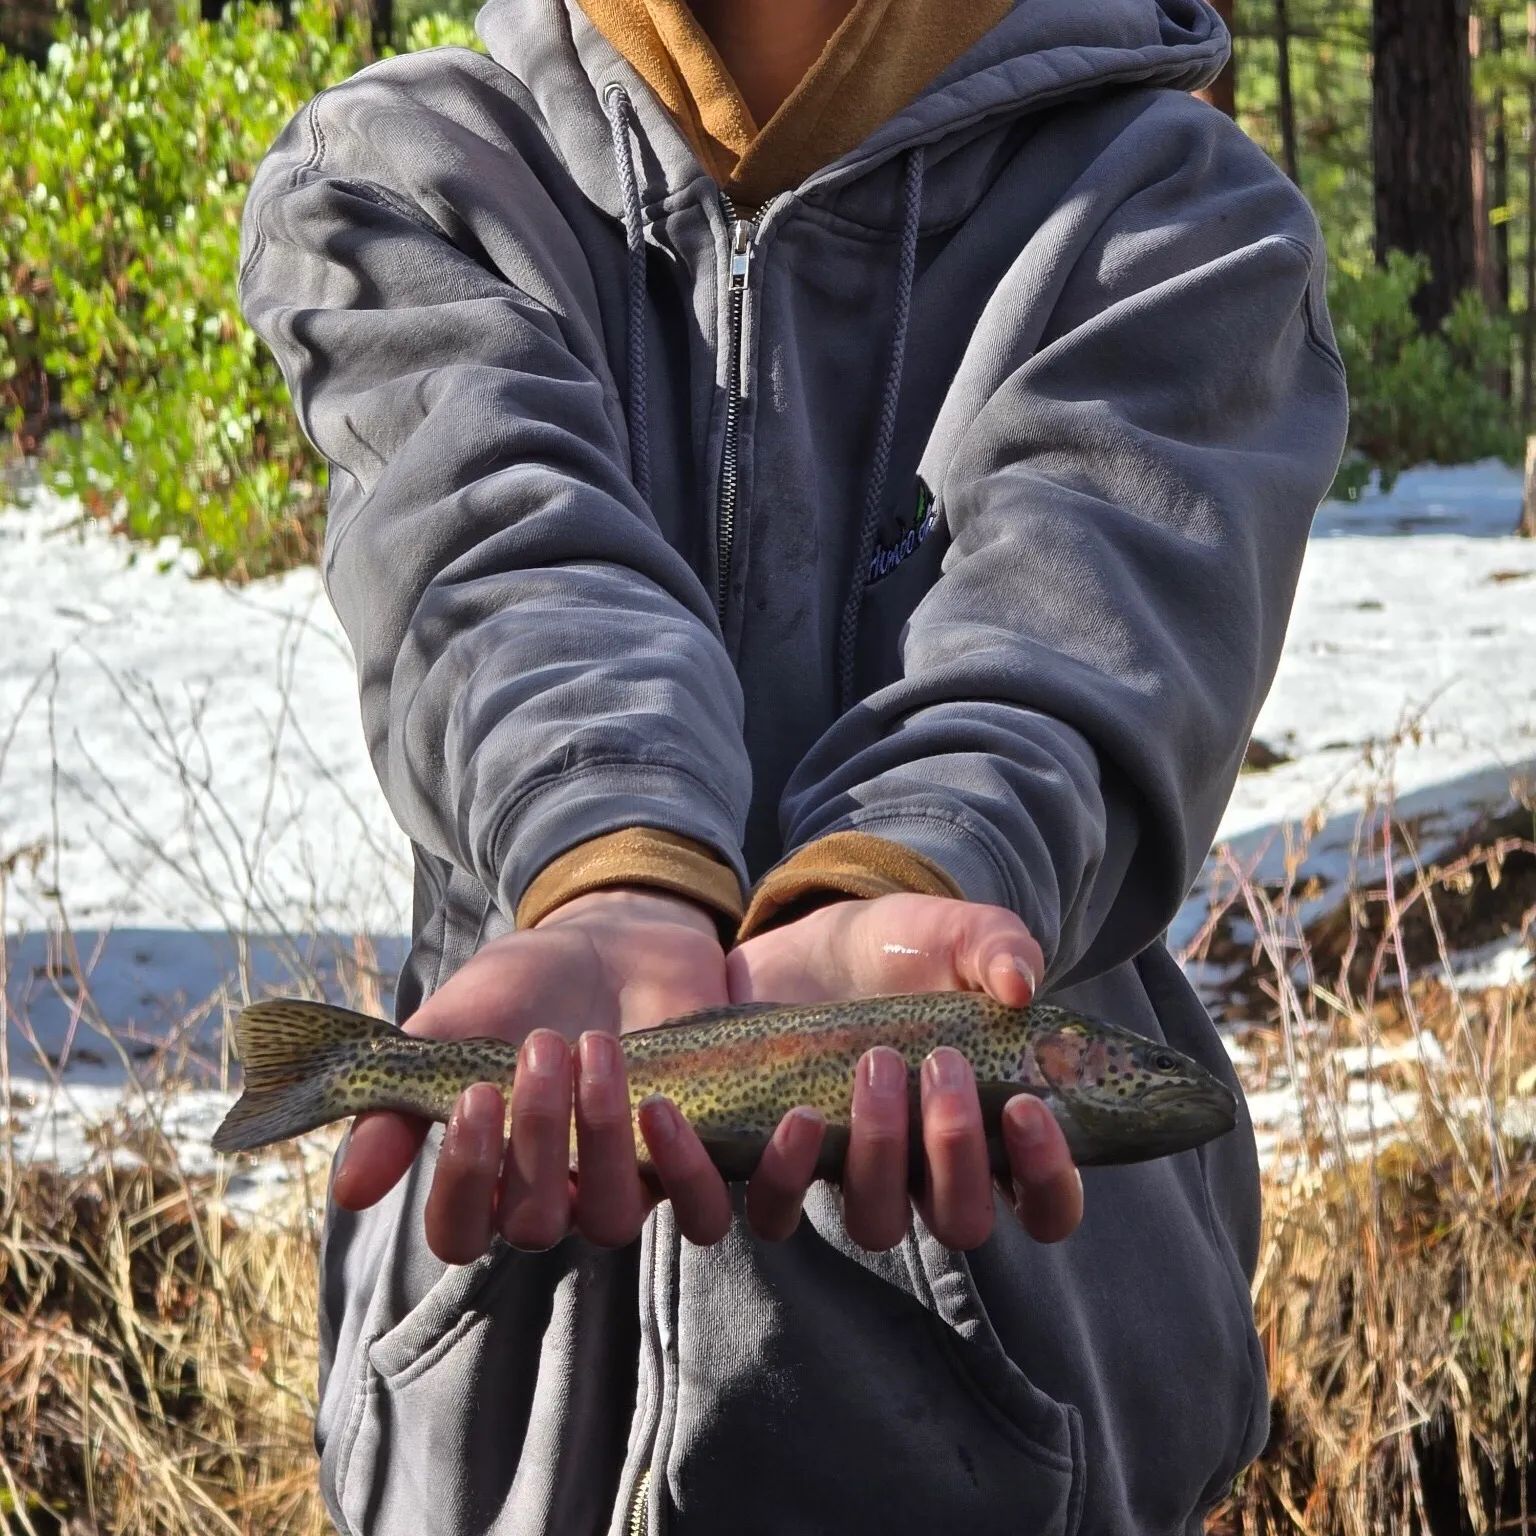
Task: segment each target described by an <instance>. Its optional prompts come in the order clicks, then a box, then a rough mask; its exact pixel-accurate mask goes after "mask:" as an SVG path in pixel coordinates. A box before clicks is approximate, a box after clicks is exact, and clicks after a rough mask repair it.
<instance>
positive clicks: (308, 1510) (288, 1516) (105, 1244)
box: [0, 1147, 329, 1536]
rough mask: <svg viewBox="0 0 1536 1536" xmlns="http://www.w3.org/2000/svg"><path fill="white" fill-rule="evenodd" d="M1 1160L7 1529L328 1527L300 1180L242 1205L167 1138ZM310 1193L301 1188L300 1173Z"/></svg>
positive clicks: (0, 1458)
mask: <svg viewBox="0 0 1536 1536" xmlns="http://www.w3.org/2000/svg"><path fill="white" fill-rule="evenodd" d="M140 1150H142V1151H144V1152H146V1153H147V1154H148V1159H147V1161H144V1162H140V1163H138V1164H137V1165H136V1166H122V1165H119V1164H117V1163H115V1162H114V1161H113V1160H112V1159H111V1158H110V1157H107V1156H103V1157H102V1158H101V1159H99V1160H98V1161H97V1163H96V1164H95V1165H94V1166H92V1167H91V1168H90V1169H89V1170H87V1171H85V1172H82V1173H79V1174H75V1175H64V1174H60V1173H59V1172H58V1171H57V1170H53V1169H49V1168H46V1167H25V1168H16V1169H13V1170H11V1172H10V1174H9V1176H8V1178H7V1180H6V1185H5V1190H4V1215H3V1228H0V1510H3V1511H4V1513H5V1517H6V1519H5V1527H6V1528H7V1529H9V1530H15V1531H26V1532H36V1533H38V1536H44V1533H55V1532H57V1533H66V1532H67V1533H71V1536H73V1533H76V1532H78V1533H82V1536H83V1533H85V1532H92V1533H94V1532H98V1531H100V1532H107V1531H111V1532H123V1533H135V1536H136V1533H140V1532H145V1533H147V1532H163V1531H175V1532H188V1533H191V1532H198V1533H211V1532H231V1533H233V1532H241V1533H248V1532H249V1533H254V1532H268V1531H271V1532H278V1531H281V1532H295V1533H302V1532H322V1531H325V1530H328V1529H329V1526H328V1525H327V1523H326V1521H325V1518H324V1511H323V1508H322V1506H321V1504H320V1500H319V1496H318V1493H317V1491H316V1479H315V1465H314V1452H313V1448H312V1444H311V1439H310V1437H311V1433H312V1423H313V1403H312V1394H313V1390H314V1379H315V1335H314V1307H315V1272H316V1249H317V1232H316V1227H315V1222H314V1219H313V1217H314V1211H315V1204H314V1201H313V1199H312V1198H300V1199H296V1200H295V1201H294V1202H293V1206H292V1208H291V1209H290V1210H289V1211H288V1212H285V1213H277V1216H278V1219H276V1220H275V1221H274V1222H272V1223H271V1224H265V1223H264V1224H262V1225H261V1226H259V1227H258V1226H254V1225H252V1224H249V1223H246V1224H237V1223H236V1222H235V1221H233V1220H232V1219H230V1217H229V1216H228V1215H227V1214H224V1213H223V1212H222V1209H221V1195H222V1190H221V1188H220V1185H221V1182H222V1181H221V1180H220V1179H218V1178H217V1177H207V1176H205V1177H201V1178H183V1177H180V1176H178V1175H177V1174H176V1172H175V1157H174V1152H173V1151H172V1150H171V1149H168V1148H165V1147H160V1148H154V1147H142V1148H141V1149H140ZM311 1193H312V1192H311Z"/></svg>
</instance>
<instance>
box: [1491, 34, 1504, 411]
mask: <svg viewBox="0 0 1536 1536" xmlns="http://www.w3.org/2000/svg"><path fill="white" fill-rule="evenodd" d="M1486 32H1487V41H1488V51H1489V53H1491V54H1493V55H1495V56H1496V57H1497V56H1498V55H1499V54H1502V53H1503V52H1504V18H1503V17H1502V16H1500V15H1499V14H1498V13H1497V12H1495V13H1494V15H1493V17H1492V18H1491V19H1490V20H1489V22H1488V24H1487V27H1486ZM1492 175H1493V217H1494V220H1495V222H1494V226H1493V295H1494V308H1495V310H1496V311H1497V312H1498V313H1499V314H1501V315H1503V314H1508V313H1509V123H1508V121H1507V118H1506V115H1505V111H1504V87H1503V86H1502V85H1500V86H1499V88H1498V91H1497V93H1496V94H1495V96H1494V99H1493V170H1492ZM1504 372H1505V379H1504V393H1505V394H1508V393H1509V377H1508V375H1509V370H1508V369H1507V368H1506V369H1505V370H1504Z"/></svg>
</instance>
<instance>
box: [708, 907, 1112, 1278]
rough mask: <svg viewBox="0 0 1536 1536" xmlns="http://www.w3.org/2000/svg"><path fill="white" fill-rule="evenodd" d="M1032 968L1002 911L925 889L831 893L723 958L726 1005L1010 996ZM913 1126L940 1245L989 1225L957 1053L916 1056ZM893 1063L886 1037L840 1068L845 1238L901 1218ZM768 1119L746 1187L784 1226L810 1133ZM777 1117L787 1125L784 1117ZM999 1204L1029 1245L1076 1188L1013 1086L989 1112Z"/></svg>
mask: <svg viewBox="0 0 1536 1536" xmlns="http://www.w3.org/2000/svg"><path fill="white" fill-rule="evenodd" d="M1043 970H1044V957H1043V956H1042V954H1041V951H1040V946H1039V944H1037V943H1036V942H1035V940H1034V938H1033V937H1032V936H1031V935H1030V932H1029V930H1028V929H1027V928H1026V927H1025V926H1024V924H1023V923H1022V922H1021V921H1020V919H1019V918H1018V917H1017V916H1015V915H1014V914H1013V913H1012V912H1009V911H1007V910H1006V909H1004V908H1002V907H991V906H983V905H980V904H979V903H975V902H965V901H953V900H949V899H947V898H944V897H937V896H917V895H895V896H882V897H879V898H877V899H875V900H872V901H839V902H836V903H834V904H832V905H830V906H826V907H822V908H820V909H819V910H817V911H815V912H812V913H810V914H809V915H808V916H806V917H803V918H800V919H799V920H798V921H796V922H792V923H786V924H785V925H784V926H783V927H781V928H774V929H770V930H769V931H768V932H767V933H764V934H760V935H758V936H757V937H756V938H752V939H748V940H747V941H746V942H745V943H743V944H740V945H738V946H737V947H736V948H735V949H733V950H732V951H731V952H730V953H729V954H728V955H727V956H726V976H727V982H728V985H729V988H730V995H731V1001H732V1002H735V1003H748V1002H755V1001H759V1000H761V1001H765V1002H767V1001H774V1002H784V1003H806V1002H831V1001H838V1000H842V999H848V998H856V997H872V996H878V995H881V994H890V993H903V992H942V991H951V990H966V991H984V992H986V993H988V994H989V995H990V996H992V997H994V998H996V999H997V1000H998V1001H999V1002H1000V1003H1006V1004H1008V1005H1010V1006H1012V1007H1023V1006H1024V1005H1025V1004H1026V1003H1028V1002H1029V1001H1030V999H1031V998H1032V997H1033V996H1034V991H1035V986H1036V984H1037V980H1038V978H1039V976H1040V975H1041V973H1042V971H1043ZM921 1086H922V1127H923V1130H922V1134H923V1150H924V1153H925V1156H926V1163H927V1175H928V1176H927V1180H926V1185H925V1190H924V1194H923V1196H922V1198H921V1199H920V1200H919V1202H918V1205H919V1209H920V1210H921V1211H922V1213H923V1219H924V1221H925V1222H926V1223H927V1225H928V1228H929V1230H930V1231H931V1232H932V1233H933V1235H934V1236H935V1237H936V1238H938V1240H939V1241H940V1242H941V1243H944V1244H945V1245H946V1246H947V1247H950V1248H955V1249H961V1250H964V1249H968V1248H975V1247H978V1246H980V1244H982V1243H984V1242H985V1241H986V1240H987V1238H988V1237H990V1236H991V1233H992V1227H993V1219H994V1208H993V1200H992V1176H991V1173H990V1170H989V1167H988V1160H987V1147H986V1138H985V1135H984V1132H983V1129H982V1121H981V1106H980V1103H979V1101H978V1099H977V1095H976V1084H975V1079H974V1078H973V1076H972V1074H971V1068H970V1065H969V1063H968V1062H967V1061H966V1060H965V1058H964V1057H963V1056H962V1055H961V1054H960V1053H959V1052H958V1051H955V1050H952V1049H950V1048H948V1047H940V1048H939V1049H938V1050H936V1051H934V1052H933V1053H932V1055H930V1056H929V1057H928V1059H927V1060H926V1061H925V1062H924V1063H923V1070H922V1078H921ZM908 1120H909V1108H908V1099H907V1074H906V1068H905V1065H904V1064H903V1062H902V1059H901V1057H900V1056H899V1055H898V1054H897V1053H896V1052H895V1051H894V1050H892V1049H891V1048H890V1047H888V1046H879V1047H876V1048H875V1049H874V1050H871V1051H868V1052H866V1053H865V1055H864V1057H863V1059H862V1060H861V1061H860V1062H859V1067H858V1072H857V1075H856V1077H855V1080H854V1091H853V1124H852V1132H851V1138H850V1142H849V1147H848V1158H847V1162H846V1164H845V1167H844V1172H843V1197H844V1220H845V1222H846V1224H847V1228H848V1235H849V1236H850V1237H852V1238H853V1240H854V1241H855V1242H856V1243H858V1244H859V1245H860V1246H861V1247H864V1248H867V1249H871V1250H880V1249H886V1248H893V1247H895V1245H896V1244H897V1243H899V1242H900V1241H901V1239H902V1237H903V1236H904V1235H905V1233H906V1230H907V1222H908V1210H907V1202H908V1191H907V1136H908ZM793 1127H794V1117H793V1116H791V1117H790V1118H789V1119H787V1120H786V1121H785V1123H784V1125H781V1127H780V1130H779V1133H778V1134H777V1135H776V1136H775V1137H774V1140H773V1142H772V1143H770V1145H769V1148H768V1150H767V1151H766V1152H765V1153H764V1155H763V1160H762V1162H761V1163H760V1164H759V1167H758V1170H757V1172H756V1173H755V1174H754V1175H753V1177H752V1179H751V1181H750V1182H749V1184H748V1186H747V1210H748V1216H749V1218H750V1220H751V1224H752V1226H753V1227H754V1228H755V1229H756V1230H757V1231H758V1232H759V1233H760V1234H762V1235H763V1236H778V1237H787V1236H788V1235H789V1233H791V1232H792V1231H793V1230H794V1228H795V1226H796V1224H797V1222H798V1221H799V1216H800V1206H801V1202H802V1201H803V1200H804V1198H805V1192H806V1190H807V1188H808V1187H809V1186H810V1183H811V1169H812V1167H813V1165H814V1162H815V1158H816V1152H817V1149H818V1147H819V1143H820V1137H819V1135H816V1134H814V1132H813V1131H812V1133H811V1134H806V1135H800V1136H798V1139H797V1137H796V1134H795V1132H794V1128H793ZM786 1128H789V1129H786ZM1003 1140H1004V1143H1005V1145H1006V1146H1007V1149H1008V1156H1009V1162H1010V1164H1011V1165H1012V1171H1013V1187H1014V1188H1013V1192H1014V1206H1015V1211H1016V1214H1017V1215H1018V1218H1019V1220H1020V1221H1021V1222H1022V1223H1023V1225H1024V1227H1025V1229H1026V1230H1027V1231H1028V1232H1029V1233H1030V1235H1031V1236H1032V1237H1034V1238H1035V1239H1036V1240H1037V1241H1040V1242H1058V1241H1060V1240H1061V1239H1062V1238H1064V1237H1066V1236H1068V1235H1069V1234H1070V1233H1072V1232H1073V1231H1074V1230H1076V1228H1077V1225H1078V1223H1079V1222H1080V1221H1081V1220H1082V1215H1083V1186H1082V1180H1081V1179H1080V1178H1079V1177H1078V1173H1077V1169H1076V1168H1075V1167H1074V1166H1073V1163H1072V1158H1071V1154H1070V1153H1069V1152H1068V1151H1067V1144H1066V1138H1065V1137H1064V1136H1063V1135H1062V1133H1061V1128H1060V1127H1059V1126H1058V1125H1057V1124H1056V1121H1055V1118H1054V1117H1053V1116H1052V1115H1051V1113H1050V1111H1049V1110H1048V1109H1047V1108H1046V1107H1045V1105H1044V1104H1042V1103H1041V1102H1040V1101H1039V1100H1038V1099H1036V1098H1034V1097H1032V1096H1031V1095H1029V1094H1024V1093H1021V1094H1019V1095H1017V1096H1016V1097H1015V1098H1013V1099H1011V1100H1009V1102H1008V1104H1007V1107H1006V1108H1005V1109H1004V1111H1003Z"/></svg>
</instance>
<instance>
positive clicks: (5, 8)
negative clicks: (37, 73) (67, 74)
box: [0, 0, 55, 64]
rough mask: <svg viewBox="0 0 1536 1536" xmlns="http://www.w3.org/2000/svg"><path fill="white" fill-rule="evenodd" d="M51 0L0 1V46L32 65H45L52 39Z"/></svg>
mask: <svg viewBox="0 0 1536 1536" xmlns="http://www.w3.org/2000/svg"><path fill="white" fill-rule="evenodd" d="M54 15H55V11H54V8H53V6H52V4H51V3H50V0H0V47H3V48H4V49H5V51H6V52H7V53H15V54H20V55H21V57H22V58H24V59H31V61H32V62H33V63H34V64H45V63H46V62H47V60H48V48H49V45H50V44H51V43H52V42H53V19H54Z"/></svg>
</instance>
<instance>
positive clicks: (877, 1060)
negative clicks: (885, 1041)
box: [864, 1045, 907, 1099]
mask: <svg viewBox="0 0 1536 1536" xmlns="http://www.w3.org/2000/svg"><path fill="white" fill-rule="evenodd" d="M864 1081H865V1083H866V1084H868V1086H869V1090H870V1092H871V1093H874V1094H876V1095H878V1096H879V1097H880V1098H882V1099H885V1098H893V1097H894V1096H895V1095H896V1094H898V1093H905V1092H906V1091H907V1064H906V1062H904V1061H903V1060H902V1059H901V1055H900V1053H899V1052H897V1051H893V1050H892V1049H891V1048H890V1046H888V1045H877V1046H876V1047H875V1048H874V1050H872V1051H868V1052H866V1053H865V1056H864Z"/></svg>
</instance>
